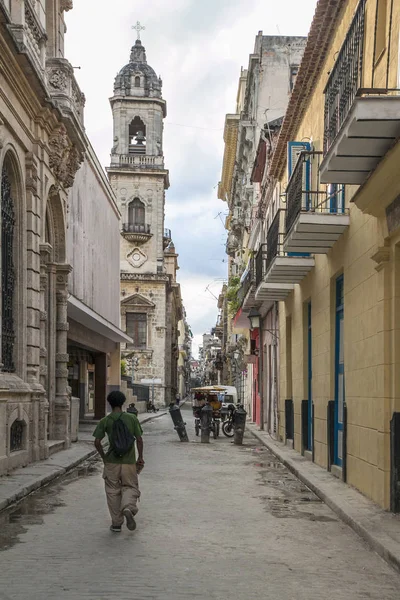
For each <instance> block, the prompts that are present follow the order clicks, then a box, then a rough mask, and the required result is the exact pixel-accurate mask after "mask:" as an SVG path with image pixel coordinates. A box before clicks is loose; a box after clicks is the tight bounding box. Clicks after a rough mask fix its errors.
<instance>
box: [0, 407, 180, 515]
mask: <svg viewBox="0 0 400 600" xmlns="http://www.w3.org/2000/svg"><path fill="white" fill-rule="evenodd" d="M167 413H168V411H163V412H160V413H157V414H154V415H153V414H152V415H149V416H148V417H145V418H144V419H142V420H141V421H140V423H148V422H149V421H152V420H153V419H157V418H159V417H163V416H164V415H166V414H167ZM66 452H68V450H66ZM96 456H97V450H95V449H90V450H87V451H86V452H84V453H83V454H82V456H80V457H79V458H75V459H73V460H72V461H71V462H70V463H68V465H67V466H65V467H61V466H58V465H56V464H55V465H54V466H53V465H52V464H51V462H49V461H54V460H55V461H56V460H57V457H59V453H56V454H52V456H51V457H50V459H47V460H44V461H38V462H33V463H30V464H29V465H27V467H25V468H24V471H25V473H27V471H28V470H29V468H35V467H42V468H46V467H48V468H49V471H50V472H49V473H47V474H46V475H42V476H40V477H38V478H37V479H35V480H33V481H31V482H30V483H28V484H26V485H24V486H23V487H21V488H20V489H19V490H18V491H16V492H13V493H12V494H10V496H8V497H7V498H4V499H3V500H0V513H1V512H2V511H4V510H5V509H7V508H10V507H11V506H12V505H13V504H15V503H17V502H20V501H21V500H23V499H24V498H26V496H29V494H32V492H36V491H37V490H39V489H40V488H42V487H44V486H46V485H48V484H49V483H52V482H54V481H55V480H56V479H59V478H61V477H63V476H64V475H66V474H67V473H69V472H70V471H72V470H73V469H75V468H76V467H77V466H78V465H80V464H82V463H83V462H85V461H86V460H89V459H90V458H93V457H96ZM59 458H60V457H59ZM14 476H17V477H18V473H14ZM3 477H4V478H5V479H4V481H7V479H8V476H7V475H4V476H3ZM9 477H10V478H12V477H13V472H12V471H11V473H10V474H9ZM0 483H1V478H0Z"/></svg>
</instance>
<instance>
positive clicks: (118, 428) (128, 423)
mask: <svg viewBox="0 0 400 600" xmlns="http://www.w3.org/2000/svg"><path fill="white" fill-rule="evenodd" d="M125 400H126V398H125V395H124V394H123V393H122V392H117V391H115V392H110V394H108V397H107V401H108V403H109V405H110V406H111V408H112V412H111V413H110V414H109V415H107V416H106V417H104V418H103V419H102V420H101V421H100V423H99V424H98V425H97V427H96V429H95V431H94V432H93V437H94V438H95V441H94V445H95V447H96V450H97V451H98V453H99V454H100V456H101V458H102V459H103V462H104V473H103V478H104V482H105V490H106V496H107V504H108V510H109V511H110V515H111V527H110V530H111V531H114V532H120V531H121V527H122V524H123V522H124V517H125V519H126V526H127V528H128V529H129V530H130V531H133V530H134V529H136V521H135V515H136V513H137V512H138V507H137V501H138V499H139V497H140V491H139V482H138V473H140V471H141V470H142V469H143V466H144V460H143V439H142V428H141V426H140V423H139V421H138V419H137V417H136V415H134V414H130V413H126V412H123V411H122V406H123V404H124V402H125ZM117 421H119V422H118V423H117ZM106 434H107V436H108V440H109V444H110V447H109V450H108V452H107V453H105V452H104V450H103V446H102V444H101V440H102V439H103V438H104V436H105V435H106ZM135 439H136V443H137V449H138V454H139V456H138V459H137V460H136V454H135Z"/></svg>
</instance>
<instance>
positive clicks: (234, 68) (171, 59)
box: [65, 0, 316, 340]
mask: <svg viewBox="0 0 400 600" xmlns="http://www.w3.org/2000/svg"><path fill="white" fill-rule="evenodd" d="M93 5H94V2H93V0H92V1H91V2H89V1H83V0H82V1H81V2H75V3H74V9H73V10H72V11H70V12H68V13H67V14H66V21H67V26H68V32H67V35H66V48H65V56H66V57H67V58H68V59H69V60H70V62H71V63H72V65H73V66H74V67H81V68H80V69H76V70H75V74H76V76H77V79H78V81H79V83H80V85H81V88H82V90H83V91H84V93H85V95H86V99H87V102H86V110H85V125H86V129H87V133H88V135H89V138H90V139H91V141H92V144H93V146H94V148H95V150H96V152H97V154H98V156H99V158H100V161H101V163H102V164H103V166H107V165H108V164H109V161H110V149H111V146H112V136H113V132H112V115H111V108H110V105H109V98H110V97H111V96H112V91H113V83H114V78H115V75H116V74H117V72H118V71H119V70H120V69H121V68H122V67H123V66H124V65H125V64H126V63H127V62H128V61H129V54H130V48H131V46H132V45H133V43H134V41H135V37H136V36H135V32H133V31H132V30H131V25H132V24H134V23H136V21H137V19H140V20H141V21H142V22H143V24H144V25H145V26H146V30H145V31H144V32H143V33H142V39H143V43H144V45H145V47H146V52H147V59H148V62H149V64H150V65H151V66H152V67H153V68H154V69H155V71H156V72H157V73H158V74H161V75H162V78H163V97H164V98H165V99H166V100H167V104H168V115H167V118H166V121H165V135H164V154H165V162H166V166H167V168H168V169H170V177H171V188H170V190H168V192H167V195H166V226H167V227H170V228H171V230H172V235H173V239H174V242H175V246H176V249H177V252H178V253H179V262H180V265H181V270H180V271H179V279H180V281H181V285H182V289H183V291H184V302H185V306H186V309H187V313H188V318H189V321H190V323H191V326H192V330H193V333H194V334H195V336H196V338H195V339H196V340H198V339H200V338H199V336H201V335H202V334H203V333H204V332H205V331H207V330H209V329H210V328H211V327H212V326H213V325H214V323H215V318H216V314H217V307H216V301H215V299H213V298H212V296H211V295H210V294H208V293H206V292H204V289H205V287H206V286H207V285H208V284H209V283H210V282H213V280H215V279H217V280H221V279H223V278H224V277H226V272H227V269H226V263H223V262H222V260H224V257H225V253H224V252H225V251H224V245H225V239H226V232H225V230H224V227H223V224H222V223H221V219H220V217H218V216H217V215H218V213H222V215H221V217H222V219H223V220H224V216H223V213H224V212H225V211H226V209H227V206H226V204H224V203H222V202H220V201H219V200H217V193H216V184H217V183H218V181H219V179H220V175H221V165H222V156H223V149H224V146H223V127H224V119H225V114H226V113H229V112H234V109H235V101H236V90H237V83H238V78H239V74H240V67H241V66H244V67H247V65H248V61H249V54H251V53H252V51H253V49H254V38H255V35H256V34H257V32H258V31H259V30H263V32H264V34H265V35H277V34H281V35H307V33H308V29H309V25H310V22H311V18H312V15H313V12H314V9H315V5H316V0H302V2H299V1H298V0H281V1H280V2H267V1H266V0H246V2H245V0H201V2H199V1H198V0H169V1H168V2H166V1H165V0H148V1H147V2H146V3H140V11H138V8H137V6H138V4H137V3H131V2H126V0H113V3H112V11H111V12H110V9H109V7H110V4H109V1H108V0H97V2H96V10H93ZM88 23H90V27H88ZM225 258H226V257H225ZM213 286H214V287H213V288H212V289H213V290H214V293H215V295H218V291H219V288H220V287H221V282H220V281H219V282H218V281H217V282H216V283H214V284H213Z"/></svg>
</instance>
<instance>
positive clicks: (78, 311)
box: [68, 295, 133, 344]
mask: <svg viewBox="0 0 400 600" xmlns="http://www.w3.org/2000/svg"><path fill="white" fill-rule="evenodd" d="M68 317H69V318H71V319H73V320H74V321H76V322H77V323H80V324H81V325H84V326H85V327H87V328H88V329H91V330H92V331H95V332H96V333H99V334H100V335H102V336H103V337H105V338H107V339H109V340H112V341H113V342H124V343H128V344H131V343H132V342H133V340H132V338H130V337H129V335H126V333H124V332H123V331H122V330H121V329H120V328H119V327H117V326H116V325H114V324H113V323H110V321H107V319H104V317H102V316H101V315H99V314H98V313H97V312H95V311H94V310H92V309H91V308H89V306H87V305H86V304H84V303H83V302H81V301H80V300H78V298H75V296H72V295H69V297H68Z"/></svg>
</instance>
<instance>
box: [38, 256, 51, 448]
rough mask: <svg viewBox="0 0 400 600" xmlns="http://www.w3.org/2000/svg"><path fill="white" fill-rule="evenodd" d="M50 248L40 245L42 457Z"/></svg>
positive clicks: (46, 429)
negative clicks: (42, 391)
mask: <svg viewBox="0 0 400 600" xmlns="http://www.w3.org/2000/svg"><path fill="white" fill-rule="evenodd" d="M50 255H51V246H50V244H41V245H40V351H39V354H40V364H39V381H40V384H41V386H42V387H43V389H44V391H45V393H44V398H43V405H42V406H41V407H40V409H39V412H40V428H41V429H42V431H41V433H40V439H41V441H40V444H41V445H43V448H45V449H44V450H43V454H44V456H47V455H48V449H47V440H48V437H49V381H48V364H47V358H48V353H47V350H48V349H47V346H48V338H49V336H48V324H49V307H48V297H49V274H48V263H49V262H50Z"/></svg>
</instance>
